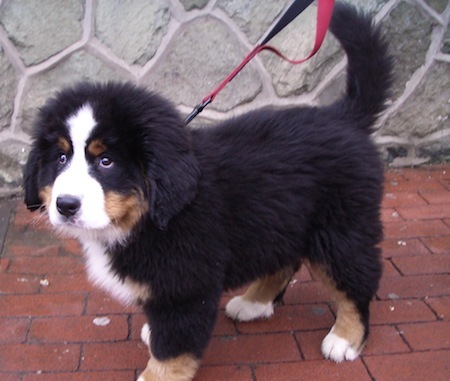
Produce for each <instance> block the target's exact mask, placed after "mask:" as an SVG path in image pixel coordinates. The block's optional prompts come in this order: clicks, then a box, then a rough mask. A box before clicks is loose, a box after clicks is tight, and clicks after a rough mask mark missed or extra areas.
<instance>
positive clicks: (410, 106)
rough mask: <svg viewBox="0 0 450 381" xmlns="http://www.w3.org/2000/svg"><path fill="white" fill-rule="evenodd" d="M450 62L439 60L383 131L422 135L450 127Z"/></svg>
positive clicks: (392, 134) (394, 133) (392, 133)
mask: <svg viewBox="0 0 450 381" xmlns="http://www.w3.org/2000/svg"><path fill="white" fill-rule="evenodd" d="M449 72H450V64H448V63H444V62H437V63H435V64H434V66H433V67H432V68H430V70H429V73H428V75H427V76H426V77H425V79H424V82H423V83H422V84H420V86H419V87H418V88H417V89H416V91H415V92H414V94H412V95H411V96H410V98H409V99H408V100H407V101H406V102H405V103H404V104H403V105H402V106H401V107H400V109H399V110H398V111H397V112H396V113H395V114H394V115H393V116H391V117H390V118H389V119H388V120H387V121H386V123H385V125H384V126H383V128H382V129H381V131H380V132H382V134H384V135H391V136H402V137H412V138H423V137H425V136H427V135H429V134H431V133H433V132H437V131H441V130H444V129H450V76H449V75H448V73H449Z"/></svg>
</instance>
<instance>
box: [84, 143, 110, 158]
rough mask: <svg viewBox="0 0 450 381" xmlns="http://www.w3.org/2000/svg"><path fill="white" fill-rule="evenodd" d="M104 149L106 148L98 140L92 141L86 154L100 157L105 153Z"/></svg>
mask: <svg viewBox="0 0 450 381" xmlns="http://www.w3.org/2000/svg"><path fill="white" fill-rule="evenodd" d="M106 149H107V147H106V145H105V143H103V142H102V141H101V140H100V139H94V140H93V141H92V142H90V143H89V145H88V147H87V150H88V152H89V153H90V154H91V155H92V156H94V157H96V156H99V155H101V154H102V153H103V152H105V151H106Z"/></svg>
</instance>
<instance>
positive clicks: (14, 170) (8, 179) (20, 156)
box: [0, 139, 28, 188]
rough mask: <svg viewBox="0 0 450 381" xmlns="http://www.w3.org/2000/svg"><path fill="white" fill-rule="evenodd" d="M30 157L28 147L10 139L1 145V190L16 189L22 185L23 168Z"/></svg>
mask: <svg viewBox="0 0 450 381" xmlns="http://www.w3.org/2000/svg"><path fill="white" fill-rule="evenodd" d="M27 156H28V146H27V145H26V144H25V143H22V142H19V141H17V140H13V139H8V140H6V141H3V142H1V143H0V188H4V187H12V188H16V187H19V186H20V185H21V184H22V166H23V165H24V164H25V162H26V158H27Z"/></svg>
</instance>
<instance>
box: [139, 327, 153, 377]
mask: <svg viewBox="0 0 450 381" xmlns="http://www.w3.org/2000/svg"><path fill="white" fill-rule="evenodd" d="M150 333H151V330H150V326H149V325H148V323H145V324H144V325H143V326H142V329H141V340H142V341H143V343H144V344H145V345H146V346H147V347H149V348H150ZM138 381H140V380H138Z"/></svg>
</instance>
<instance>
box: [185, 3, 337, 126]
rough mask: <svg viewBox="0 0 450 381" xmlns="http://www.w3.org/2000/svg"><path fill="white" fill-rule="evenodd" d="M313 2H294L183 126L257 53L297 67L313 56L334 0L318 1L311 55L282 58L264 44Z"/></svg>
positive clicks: (320, 43)
mask: <svg viewBox="0 0 450 381" xmlns="http://www.w3.org/2000/svg"><path fill="white" fill-rule="evenodd" d="M312 2H313V0H295V1H294V2H293V3H292V5H291V6H290V7H289V8H288V10H287V11H286V13H285V14H284V15H283V16H282V17H281V19H280V21H278V23H277V24H276V25H275V26H274V28H273V29H272V30H271V31H270V33H269V34H268V35H267V37H265V38H264V40H263V41H262V42H261V43H260V44H258V45H256V46H255V47H254V48H253V50H252V51H251V52H250V53H249V54H247V56H246V57H245V58H244V59H243V60H242V62H241V63H240V64H239V65H238V66H237V67H236V68H235V69H234V70H233V71H232V72H231V73H230V74H229V75H228V77H226V78H225V79H224V80H223V81H222V82H221V83H220V84H219V86H217V87H216V88H215V89H214V90H213V91H212V92H211V93H209V94H208V95H207V96H206V97H205V98H203V100H202V103H200V104H198V105H197V106H195V108H194V110H192V112H191V113H190V114H189V115H188V116H187V117H186V119H185V124H188V123H189V122H191V121H192V119H194V118H195V117H196V116H197V115H198V114H200V113H201V112H202V111H203V109H204V108H205V107H206V106H208V105H209V104H210V103H211V102H213V101H214V99H215V98H216V96H217V94H218V93H219V92H220V91H221V90H222V89H223V88H224V87H225V86H226V85H227V84H228V83H229V82H230V81H231V80H232V79H233V78H234V77H236V75H237V74H238V73H239V72H240V71H241V70H242V69H243V68H244V66H245V65H247V64H248V63H249V62H250V60H251V59H252V58H254V57H255V56H256V55H257V54H258V53H259V52H261V51H263V50H268V51H270V52H272V53H275V54H276V55H277V56H279V57H281V58H282V59H284V60H286V61H287V62H289V63H291V64H293V65H297V64H300V63H302V62H305V61H307V60H309V59H310V58H311V57H312V56H314V54H316V53H317V51H318V50H319V48H320V46H321V45H322V42H323V40H324V39H325V35H326V33H327V30H328V25H329V24H330V20H331V15H332V13H333V6H334V0H318V4H317V28H316V38H315V42H314V46H313V49H312V51H311V53H310V54H309V55H308V56H307V57H306V58H303V59H300V60H292V59H289V58H287V57H286V56H284V55H283V54H282V53H281V52H280V51H279V50H277V49H275V48H274V47H272V46H270V45H267V44H266V43H267V42H268V41H269V40H270V39H271V38H272V37H274V36H275V35H276V34H277V33H278V32H280V31H281V30H282V29H283V28H284V27H285V26H286V25H288V24H289V23H290V22H291V21H292V20H294V19H295V18H296V17H297V16H298V15H299V14H300V13H301V12H303V11H304V10H305V9H306V8H307V7H308V6H309V5H310V4H311V3H312Z"/></svg>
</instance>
